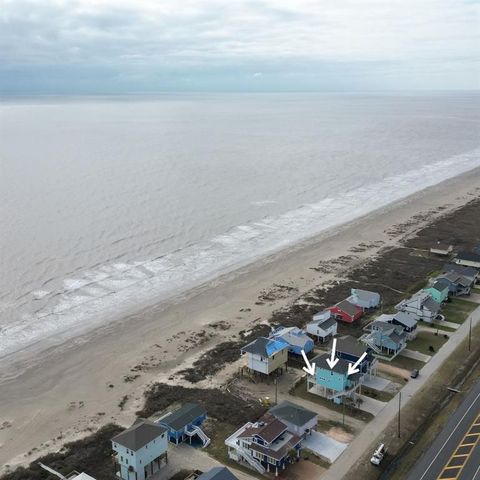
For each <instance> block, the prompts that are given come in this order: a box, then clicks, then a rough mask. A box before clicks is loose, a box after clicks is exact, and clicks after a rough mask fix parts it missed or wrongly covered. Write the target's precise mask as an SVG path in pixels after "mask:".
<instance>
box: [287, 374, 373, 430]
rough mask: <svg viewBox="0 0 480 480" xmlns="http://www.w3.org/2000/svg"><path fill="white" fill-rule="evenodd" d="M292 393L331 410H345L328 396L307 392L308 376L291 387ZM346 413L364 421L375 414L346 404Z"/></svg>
mask: <svg viewBox="0 0 480 480" xmlns="http://www.w3.org/2000/svg"><path fill="white" fill-rule="evenodd" d="M290 394H291V395H294V396H296V397H300V398H304V399H305V400H308V401H309V402H313V403H317V404H318V405H323V406H324V407H327V408H329V409H331V410H335V411H336V412H338V413H342V412H343V406H342V405H336V404H335V403H333V401H332V400H327V399H326V398H323V397H320V396H318V395H314V394H313V393H310V392H307V380H306V378H304V379H302V380H301V381H300V382H298V383H297V384H296V385H295V386H294V387H292V388H291V390H290ZM345 415H348V416H350V417H353V418H358V419H359V420H362V421H364V422H369V421H370V420H371V419H372V418H373V415H372V414H371V413H368V412H364V411H362V410H359V409H358V408H353V407H351V406H348V405H345Z"/></svg>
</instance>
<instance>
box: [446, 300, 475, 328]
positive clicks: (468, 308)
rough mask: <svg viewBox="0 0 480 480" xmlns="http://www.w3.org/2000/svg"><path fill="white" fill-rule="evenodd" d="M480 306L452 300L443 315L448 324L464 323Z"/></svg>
mask: <svg viewBox="0 0 480 480" xmlns="http://www.w3.org/2000/svg"><path fill="white" fill-rule="evenodd" d="M478 306H479V305H478V303H474V302H469V301H468V300H464V299H460V298H452V300H451V301H450V302H448V303H447V304H445V306H444V307H443V309H442V313H443V315H445V319H446V320H447V321H448V322H453V323H463V322H464V321H465V320H466V319H467V318H468V316H469V315H470V314H471V313H472V312H473V311H474V310H475V309H476V308H477V307H478Z"/></svg>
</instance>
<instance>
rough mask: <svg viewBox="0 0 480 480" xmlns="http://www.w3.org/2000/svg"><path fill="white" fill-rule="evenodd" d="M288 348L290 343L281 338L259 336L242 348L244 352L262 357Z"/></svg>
mask: <svg viewBox="0 0 480 480" xmlns="http://www.w3.org/2000/svg"><path fill="white" fill-rule="evenodd" d="M286 348H288V343H287V342H285V340H282V339H281V338H277V339H275V340H272V339H270V338H265V337H259V338H257V339H256V340H254V341H253V342H251V343H249V344H248V345H245V346H244V347H243V348H242V349H241V350H242V352H247V353H253V354H254V355H261V356H262V357H271V356H272V355H274V354H275V353H277V352H280V351H282V350H284V349H286Z"/></svg>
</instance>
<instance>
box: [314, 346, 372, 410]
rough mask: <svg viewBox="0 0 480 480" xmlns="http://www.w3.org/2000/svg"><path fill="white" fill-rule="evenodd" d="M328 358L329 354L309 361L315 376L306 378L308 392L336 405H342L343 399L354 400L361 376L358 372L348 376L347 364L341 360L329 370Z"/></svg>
mask: <svg viewBox="0 0 480 480" xmlns="http://www.w3.org/2000/svg"><path fill="white" fill-rule="evenodd" d="M329 358H330V354H328V353H324V354H322V355H319V356H317V357H315V358H314V359H313V360H312V361H311V363H315V375H313V376H309V377H307V389H308V391H309V392H310V393H313V394H315V395H319V396H321V397H324V398H327V399H329V400H332V401H333V402H334V403H337V404H341V403H343V401H344V399H345V397H349V398H351V399H352V400H355V399H356V396H357V390H358V389H359V387H360V384H361V379H362V377H363V375H361V374H360V372H359V373H354V374H352V375H348V364H349V362H348V361H347V360H345V359H343V358H339V360H338V362H337V363H336V365H335V366H334V367H333V368H332V369H330V367H329V365H328V363H327V359H329Z"/></svg>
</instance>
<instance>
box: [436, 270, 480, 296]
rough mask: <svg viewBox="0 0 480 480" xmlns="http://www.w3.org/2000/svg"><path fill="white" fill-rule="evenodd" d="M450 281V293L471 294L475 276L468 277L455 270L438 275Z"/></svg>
mask: <svg viewBox="0 0 480 480" xmlns="http://www.w3.org/2000/svg"><path fill="white" fill-rule="evenodd" d="M438 279H439V280H444V281H446V282H447V283H448V293H449V295H451V296H453V297H458V296H460V295H470V292H471V290H472V286H473V281H474V279H473V278H467V277H464V276H463V275H460V274H458V273H455V272H449V273H444V274H442V275H440V276H439V277H438Z"/></svg>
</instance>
